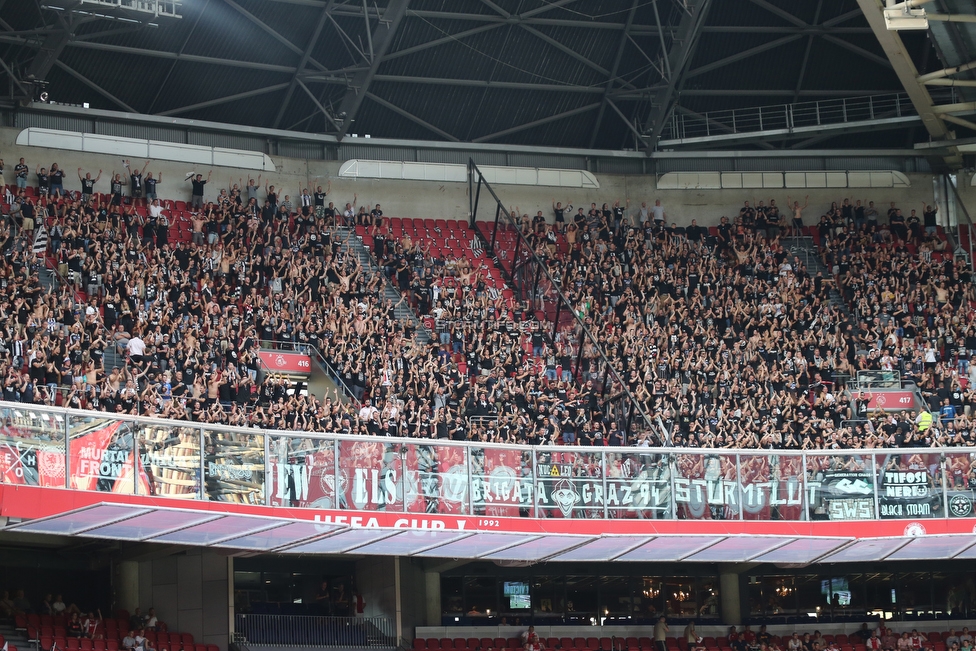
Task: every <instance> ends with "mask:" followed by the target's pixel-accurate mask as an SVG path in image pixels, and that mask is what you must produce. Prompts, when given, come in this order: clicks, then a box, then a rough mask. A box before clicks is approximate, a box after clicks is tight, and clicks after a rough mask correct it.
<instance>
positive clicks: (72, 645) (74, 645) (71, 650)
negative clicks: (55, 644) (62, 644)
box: [66, 637, 81, 651]
mask: <svg viewBox="0 0 976 651" xmlns="http://www.w3.org/2000/svg"><path fill="white" fill-rule="evenodd" d="M66 642H67V643H68V644H67V646H66V648H67V649H68V651H78V649H80V648H81V644H80V641H79V640H78V638H76V637H69V638H68V639H67V640H66Z"/></svg>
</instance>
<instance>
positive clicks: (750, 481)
mask: <svg viewBox="0 0 976 651" xmlns="http://www.w3.org/2000/svg"><path fill="white" fill-rule="evenodd" d="M0 418H2V420H0V423H2V425H0V482H2V483H6V484H18V485H30V486H41V487H57V488H71V489H75V490H83V491H101V492H107V493H116V494H128V495H132V494H135V495H153V496H161V497H168V498H183V499H187V500H203V501H212V502H231V503H237V504H253V505H267V506H284V507H298V508H303V507H305V508H316V509H348V510H356V511H384V512H403V513H418V514H446V515H475V516H487V517H523V518H587V519H686V520H687V519H690V520H696V519H697V520H702V519H708V520H790V521H803V520H876V519H904V518H911V519H920V518H961V517H968V516H970V515H971V514H972V513H973V509H974V499H976V494H974V488H976V449H974V448H912V449H875V450H832V451H823V450H811V451H781V450H776V451H770V450H734V449H692V448H681V449H672V448H647V447H571V446H540V447H529V446H516V445H493V444H479V443H470V442H454V441H449V440H443V439H400V438H380V437H362V436H350V435H341V434H311V433H299V432H283V431H265V430H258V429H244V428H234V427H226V426H219V425H210V424H197V423H190V422H184V421H167V420H159V419H152V418H139V417H125V418H115V417H112V416H111V415H109V414H105V413H99V412H90V411H77V410H69V409H60V408H46V407H38V406H33V405H24V404H20V403H4V402H0Z"/></svg>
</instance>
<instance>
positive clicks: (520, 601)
mask: <svg viewBox="0 0 976 651" xmlns="http://www.w3.org/2000/svg"><path fill="white" fill-rule="evenodd" d="M508 607H509V608H511V609H512V610H516V609H519V608H531V607H532V597H530V596H529V595H527V594H516V595H512V596H510V597H509V598H508Z"/></svg>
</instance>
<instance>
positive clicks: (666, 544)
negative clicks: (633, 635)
mask: <svg viewBox="0 0 976 651" xmlns="http://www.w3.org/2000/svg"><path fill="white" fill-rule="evenodd" d="M3 531H11V532H18V533H28V534H44V535H56V536H67V537H73V538H87V539H103V540H125V541H128V542H131V543H143V542H151V543H160V544H166V545H185V546H191V547H215V548H221V549H227V550H236V551H237V552H245V553H269V552H273V553H281V554H355V555H377V556H409V557H416V558H455V559H467V560H474V559H481V560H490V561H496V562H502V563H504V562H520V563H536V562H543V561H545V562H598V561H616V562H650V561H654V562H679V561H680V562H700V563H744V562H753V563H791V564H801V565H803V564H809V563H813V562H818V563H846V562H867V561H882V560H892V561H896V560H897V561H912V560H925V559H929V558H942V559H950V558H952V559H960V560H963V559H972V558H976V538H974V537H973V536H972V535H971V534H942V535H921V536H917V537H912V536H899V537H879V538H861V539H856V538H853V537H845V536H833V537H811V536H803V535H799V534H798V535H792V536H790V535H769V536H757V535H721V534H684V535H680V534H679V535H675V534H665V535H647V534H638V535H558V534H550V533H531V532H502V531H457V530H451V529H435V530H422V529H408V528H383V527H377V528H369V527H356V526H349V525H346V524H332V523H321V522H314V521H309V520H304V521H302V520H294V519H289V518H277V517H259V516H252V515H242V514H235V513H222V512H220V511H213V510H199V509H192V508H186V509H182V508H163V507H157V506H153V505H134V504H117V503H116V504H113V503H98V504H93V505H90V506H85V507H82V508H78V509H75V510H72V511H68V512H65V513H60V514H57V515H53V516H49V517H46V518H39V519H36V520H28V521H24V522H21V523H13V524H8V526H7V527H6V528H4V529H3Z"/></svg>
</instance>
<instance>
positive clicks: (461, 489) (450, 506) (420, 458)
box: [404, 443, 468, 515]
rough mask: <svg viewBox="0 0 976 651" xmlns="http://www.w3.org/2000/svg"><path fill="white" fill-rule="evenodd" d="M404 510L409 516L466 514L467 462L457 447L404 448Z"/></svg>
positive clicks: (422, 446) (417, 446) (428, 446)
mask: <svg viewBox="0 0 976 651" xmlns="http://www.w3.org/2000/svg"><path fill="white" fill-rule="evenodd" d="M405 448H406V449H405V452H404V454H405V459H406V469H407V476H408V478H412V477H416V480H413V479H408V481H407V510H408V511H410V512H411V513H443V514H450V515H463V514H467V513H468V465H467V464H468V461H467V457H466V452H465V450H466V448H464V447H462V446H460V445H420V444H413V443H410V444H407V445H406V446H405Z"/></svg>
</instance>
